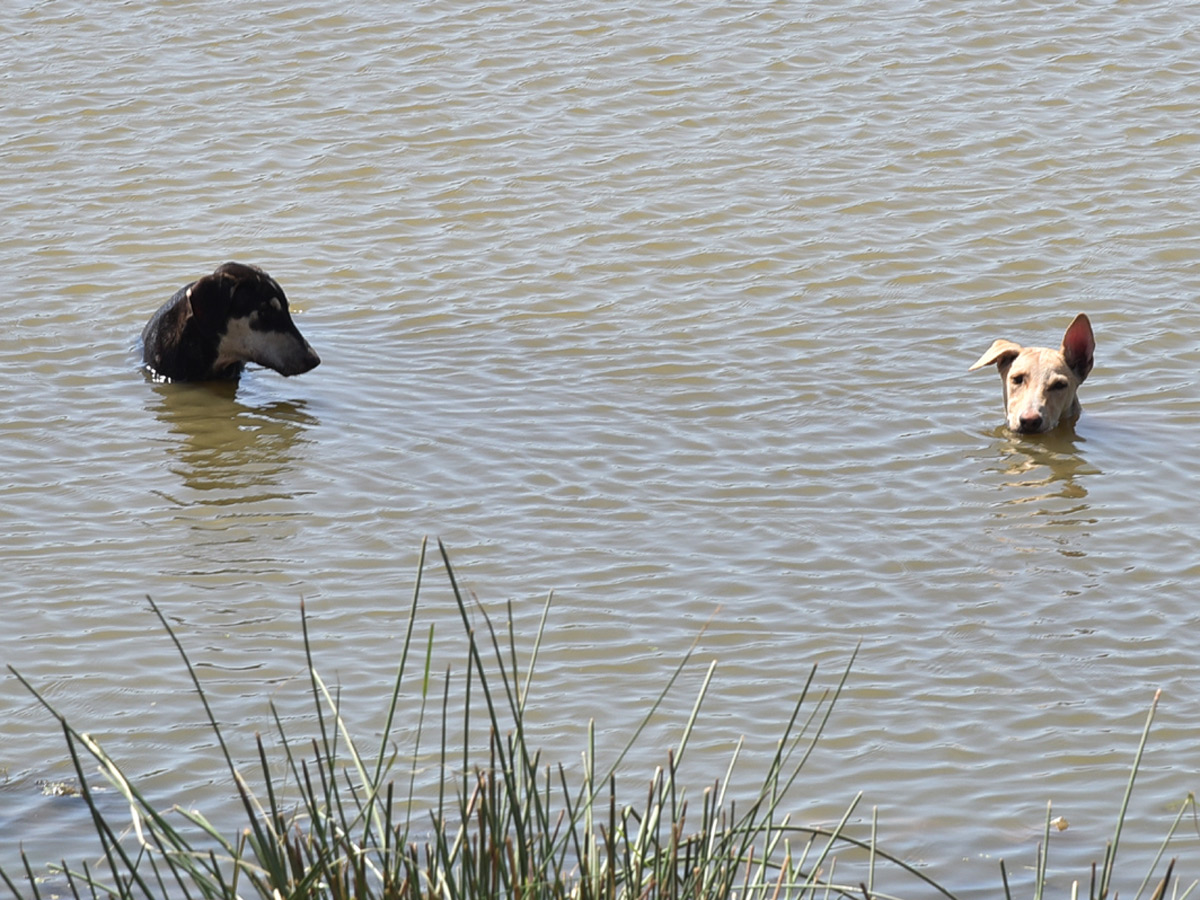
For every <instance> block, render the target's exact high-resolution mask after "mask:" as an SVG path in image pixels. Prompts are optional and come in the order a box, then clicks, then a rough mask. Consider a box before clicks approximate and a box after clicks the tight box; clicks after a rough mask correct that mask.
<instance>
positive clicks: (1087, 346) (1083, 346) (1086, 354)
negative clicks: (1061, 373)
mask: <svg viewBox="0 0 1200 900" xmlns="http://www.w3.org/2000/svg"><path fill="white" fill-rule="evenodd" d="M1095 351H1096V339H1095V338H1094V337H1093V336H1092V323H1091V322H1089V321H1088V317H1087V316H1085V315H1084V314H1083V313H1080V314H1079V315H1077V316H1076V317H1075V321H1074V322H1072V323H1071V324H1070V325H1068V326H1067V333H1066V334H1064V335H1063V342H1062V355H1063V359H1065V360H1066V361H1067V365H1068V366H1070V368H1071V371H1072V372H1074V373H1075V374H1076V375H1078V376H1079V380H1080V381H1083V380H1084V379H1085V378H1087V376H1088V372H1090V371H1092V355H1093V354H1094V353H1095Z"/></svg>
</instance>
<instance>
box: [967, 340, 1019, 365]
mask: <svg viewBox="0 0 1200 900" xmlns="http://www.w3.org/2000/svg"><path fill="white" fill-rule="evenodd" d="M1020 352H1021V345H1020V344H1014V343H1013V342H1012V341H1006V340H1003V339H1001V340H998V341H993V342H992V346H990V347H988V349H987V353H985V354H983V356H981V357H979V359H978V361H976V363H975V365H973V366H971V368H969V369H967V371H968V372H974V371H975V370H976V369H982V368H983V367H984V366H990V365H991V364H992V363H995V364H996V365H997V366H999V367H1001V368H1003V367H1004V366H1007V365H1008V364H1009V363H1011V362H1012V361H1013V360H1014V359H1016V358H1017V355H1018V354H1019V353H1020Z"/></svg>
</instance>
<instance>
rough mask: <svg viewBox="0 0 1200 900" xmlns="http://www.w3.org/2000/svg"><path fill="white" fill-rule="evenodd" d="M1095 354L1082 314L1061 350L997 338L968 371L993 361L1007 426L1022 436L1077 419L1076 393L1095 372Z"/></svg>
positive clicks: (1090, 329) (1077, 318) (1091, 337)
mask: <svg viewBox="0 0 1200 900" xmlns="http://www.w3.org/2000/svg"><path fill="white" fill-rule="evenodd" d="M1095 350H1096V339H1095V338H1094V337H1093V336H1092V324H1091V322H1089V321H1088V317H1087V316H1085V315H1084V314H1083V313H1080V314H1079V315H1077V316H1076V317H1075V320H1074V321H1073V322H1072V323H1071V324H1070V326H1069V327H1068V328H1067V331H1066V334H1064V335H1063V341H1062V346H1061V347H1060V348H1059V349H1057V350H1051V349H1050V348H1049V347H1022V346H1021V345H1020V344H1014V343H1013V342H1012V341H1005V340H999V341H996V342H994V343H993V344H992V346H991V347H989V348H988V351H987V353H985V354H983V356H981V357H979V361H978V362H976V363H975V365H973V366H971V368H970V369H968V371H970V372H973V371H975V370H976V369H981V368H983V367H984V366H990V365H991V364H992V363H995V364H996V368H997V369H998V370H999V371H1000V381H1001V382H1002V384H1003V385H1004V413H1005V419H1006V421H1007V422H1008V427H1009V428H1010V429H1011V430H1013V431H1017V432H1020V433H1023V434H1037V433H1039V432H1043V431H1050V430H1051V429H1052V428H1055V427H1057V425H1058V424H1059V422H1060V421H1063V420H1064V419H1072V418H1074V417H1075V416H1078V415H1079V409H1080V407H1079V397H1078V395H1077V394H1076V392H1077V391H1078V390H1079V385H1081V384H1083V380H1084V379H1085V378H1087V376H1088V372H1090V371H1092V356H1093V354H1094V352H1095Z"/></svg>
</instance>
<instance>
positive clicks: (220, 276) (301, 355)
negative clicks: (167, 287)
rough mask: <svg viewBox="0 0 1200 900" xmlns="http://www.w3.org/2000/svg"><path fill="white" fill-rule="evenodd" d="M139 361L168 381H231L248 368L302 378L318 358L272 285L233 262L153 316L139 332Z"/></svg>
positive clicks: (267, 277) (194, 284)
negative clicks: (253, 365)
mask: <svg viewBox="0 0 1200 900" xmlns="http://www.w3.org/2000/svg"><path fill="white" fill-rule="evenodd" d="M142 361H143V362H144V363H145V364H146V366H147V367H148V368H149V369H150V370H151V371H152V372H154V374H155V375H157V376H158V377H160V378H164V379H167V380H170V381H217V380H231V379H236V378H237V377H238V376H239V375H241V374H242V369H243V368H245V365H246V363H258V364H259V365H262V366H267V367H268V368H270V369H274V370H275V371H276V372H278V373H279V374H280V375H299V374H301V373H302V372H307V371H308V370H309V369H313V368H315V367H316V366H317V365H319V364H320V362H321V358H320V357H319V356H317V354H316V352H315V351H314V350H313V348H312V347H310V346H309V344H308V341H306V340H305V339H304V336H303V335H301V334H300V331H299V329H297V328H296V325H295V323H294V322H293V321H292V317H291V314H290V313H289V312H288V303H287V297H286V296H284V293H283V288H281V287H280V286H279V284H278V283H277V282H276V281H275V279H273V278H272V277H271V276H270V275H268V274H267V273H266V272H264V271H263V270H262V269H260V268H258V267H257V266H248V265H244V264H243V263H235V262H230V263H225V265H223V266H220V267H219V268H218V269H217V270H216V271H215V272H213V273H212V274H211V275H205V276H204V277H203V278H201V279H200V280H198V281H193V282H192V283H191V284H189V285H186V286H184V287H182V288H180V289H179V290H178V291H176V293H175V296H173V297H172V298H171V299H170V300H168V301H167V302H166V303H165V304H163V306H162V307H161V308H160V309H159V310H158V312H156V313H155V314H154V316H153V318H151V319H150V321H149V322H147V323H146V327H145V329H143V331H142Z"/></svg>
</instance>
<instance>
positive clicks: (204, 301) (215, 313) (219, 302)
mask: <svg viewBox="0 0 1200 900" xmlns="http://www.w3.org/2000/svg"><path fill="white" fill-rule="evenodd" d="M232 288H233V282H232V281H231V280H230V279H229V278H227V277H225V276H224V275H222V274H220V273H219V271H218V272H214V273H213V274H212V275H205V276H204V277H203V278H201V279H200V280H199V281H196V282H194V283H193V284H192V286H191V287H189V288H188V289H187V300H188V309H189V311H190V313H191V316H194V317H195V318H196V320H197V321H199V322H204V323H205V324H213V325H216V324H223V323H224V321H225V319H227V318H228V315H229V304H230V301H231V299H232V296H233V290H232Z"/></svg>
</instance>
